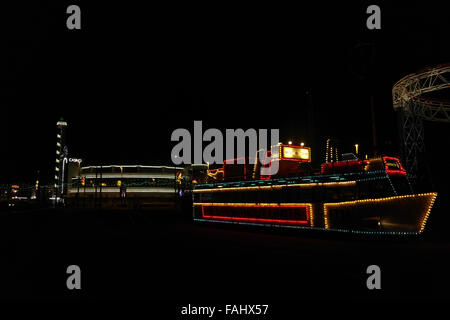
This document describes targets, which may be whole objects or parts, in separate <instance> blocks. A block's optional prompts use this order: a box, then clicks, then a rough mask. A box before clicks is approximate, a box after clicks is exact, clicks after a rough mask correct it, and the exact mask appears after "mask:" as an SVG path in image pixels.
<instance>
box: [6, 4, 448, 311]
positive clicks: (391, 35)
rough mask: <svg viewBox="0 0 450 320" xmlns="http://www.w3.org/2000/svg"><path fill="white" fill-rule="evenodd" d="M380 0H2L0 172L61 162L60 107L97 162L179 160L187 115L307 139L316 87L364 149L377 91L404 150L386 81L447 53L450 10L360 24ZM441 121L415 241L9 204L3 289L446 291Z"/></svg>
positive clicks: (26, 171)
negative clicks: (426, 207) (71, 278)
mask: <svg viewBox="0 0 450 320" xmlns="http://www.w3.org/2000/svg"><path fill="white" fill-rule="evenodd" d="M70 4H78V5H79V6H80V7H81V16H82V18H81V19H82V22H81V23H82V29H81V30H68V29H67V28H66V19H67V14H66V8H67V6H68V5H70ZM370 4H372V3H371V2H364V1H362V2H359V3H356V2H355V3H352V2H344V1H340V2H333V3H332V4H330V3H325V2H315V4H314V5H311V4H305V3H302V2H299V3H297V4H295V5H292V6H289V5H286V4H275V3H269V4H263V3H254V4H246V5H243V4H241V3H233V4H231V3H223V2H221V3H214V4H211V3H202V4H200V3H197V4H193V3H184V4H178V3H174V2H170V3H167V4H164V5H163V4H161V3H158V4H146V5H145V6H144V5H143V3H142V2H134V3H132V2H129V1H128V2H120V3H115V2H111V1H108V2H103V3H100V2H96V3H95V4H94V3H93V2H92V1H90V2H87V1H77V2H70V3H69V2H65V1H53V2H43V1H33V2H30V3H24V2H22V3H20V4H16V5H8V6H6V5H2V6H3V8H2V10H1V12H2V16H3V15H4V18H2V19H1V22H2V28H1V33H2V35H3V36H4V37H2V46H1V49H2V50H1V60H0V61H1V62H0V63H1V77H2V78H3V81H2V82H1V83H0V100H1V137H2V141H3V142H4V147H3V148H2V150H3V151H4V152H3V153H2V162H4V163H3V164H2V165H1V167H0V182H1V183H16V182H33V181H34V179H35V178H36V174H37V171H38V170H39V171H40V176H41V180H43V181H45V180H46V179H50V178H51V177H52V175H53V170H54V168H53V164H54V152H55V150H54V149H55V142H56V141H55V133H56V128H55V124H56V121H57V120H58V119H59V118H60V117H61V116H63V117H64V118H65V119H66V120H67V121H68V123H69V127H68V131H67V135H68V136H67V138H68V141H67V142H68V146H69V152H70V155H71V156H72V157H77V158H83V159H85V161H86V163H87V164H113V163H129V164H132V163H134V164H150V165H151V164H167V165H170V151H171V148H172V147H173V145H174V144H173V143H171V142H170V135H171V133H172V131H173V130H174V129H176V128H180V127H181V128H187V129H189V130H190V131H191V132H192V130H193V121H194V120H203V126H204V128H205V129H206V128H219V129H224V128H240V127H241V128H244V129H245V128H279V129H280V131H281V138H282V140H283V141H287V140H288V139H292V140H294V141H300V139H304V138H305V135H306V131H305V127H306V120H305V116H306V107H307V94H306V93H307V92H310V93H312V96H313V101H314V105H315V107H316V108H317V109H318V110H319V111H318V112H319V117H318V118H317V123H316V125H317V126H319V127H320V132H321V135H320V136H318V137H317V140H316V144H317V145H318V146H319V147H320V148H322V149H321V150H323V149H324V147H325V139H326V138H328V137H334V138H338V139H340V140H341V141H342V144H343V146H344V150H343V151H351V148H352V145H353V144H354V143H359V144H360V145H361V149H362V152H371V139H372V137H371V119H370V105H369V98H370V95H373V96H374V101H375V113H376V123H377V135H378V137H377V138H378V141H379V146H380V148H381V151H383V152H386V153H390V154H398V152H399V146H398V136H397V130H398V128H397V120H396V115H395V112H394V110H393V108H392V96H391V90H392V86H393V84H394V83H395V82H396V81H398V80H399V79H401V78H402V77H403V76H405V75H407V74H409V73H412V72H415V71H417V70H420V69H423V68H425V67H429V66H435V65H438V64H442V63H447V62H449V58H450V44H449V41H448V32H449V31H450V19H448V17H449V16H448V11H447V8H446V7H444V5H434V4H432V3H430V2H429V1H426V2H424V1H421V2H413V1H409V2H406V3H403V4H400V3H397V2H396V3H395V4H394V3H393V2H390V3H380V2H379V3H377V4H378V5H380V7H381V14H382V22H381V23H382V29H381V30H367V28H366V18H367V16H368V15H367V14H366V13H365V12H366V8H367V6H368V5H370ZM367 44H373V45H370V46H368V45H367ZM361 47H362V48H365V49H358V48H361ZM367 48H371V49H367ZM444 95H445V93H444ZM447 96H448V95H447ZM449 127H450V126H449V125H448V124H437V123H427V124H426V128H425V129H426V132H425V134H426V146H427V152H428V159H429V161H430V163H431V164H432V171H433V177H434V183H435V186H436V190H437V191H438V192H439V194H440V195H439V197H438V201H437V202H436V209H435V210H433V214H432V215H431V219H430V221H429V228H428V229H427V232H426V234H425V235H424V236H425V240H423V241H422V240H417V239H415V240H412V241H409V240H392V239H391V240H382V241H378V240H375V241H373V240H367V239H354V238H350V239H349V238H345V237H344V238H341V237H339V236H338V237H337V238H336V236H334V235H333V236H324V235H316V234H314V233H313V234H306V235H305V234H303V235H300V236H298V235H284V234H281V235H280V234H279V233H277V232H273V231H270V232H268V233H267V232H261V233H256V232H255V231H254V230H250V231H249V230H233V229H232V230H228V229H226V228H225V229H222V228H217V227H213V228H211V227H205V226H197V225H194V226H192V225H191V224H190V222H186V221H185V220H183V219H181V220H180V219H179V218H175V219H174V220H170V219H169V220H167V218H166V217H164V216H163V217H161V216H156V217H153V216H152V217H149V216H141V215H134V214H130V215H108V214H107V213H95V214H92V215H91V214H90V213H89V212H88V213H86V212H85V213H82V214H81V213H77V212H69V213H67V214H65V215H61V214H60V212H51V213H49V214H47V213H46V214H42V215H41V216H40V215H39V214H30V215H28V214H24V215H18V216H15V217H12V216H8V217H7V218H5V219H3V220H2V224H1V228H2V229H1V231H2V239H3V240H2V242H1V243H2V244H1V246H0V248H2V255H3V258H5V257H6V259H4V261H7V262H6V263H5V264H2V270H1V271H2V272H1V274H2V275H3V278H2V279H3V280H4V279H6V280H7V281H6V282H8V283H7V286H6V287H5V286H4V287H3V288H7V289H5V290H3V291H2V293H5V295H6V296H7V297H19V298H23V297H28V298H43V299H45V298H61V299H65V298H69V299H72V298H85V297H88V298H104V297H107V298H136V297H139V298H140V297H151V298H153V299H155V298H156V299H172V300H171V301H179V302H180V304H181V303H193V302H195V301H199V303H200V304H206V302H205V301H213V302H214V303H215V302H217V301H219V302H220V303H222V302H224V301H225V302H226V303H228V302H230V303H231V302H234V301H230V300H232V299H240V301H243V303H251V302H255V303H264V301H263V300H265V299H267V300H269V301H275V300H276V299H296V301H297V302H298V300H305V299H312V300H315V301H316V302H318V304H319V305H320V304H321V303H320V302H321V301H323V300H324V299H331V300H335V299H338V298H356V299H359V298H361V299H364V298H369V299H378V298H384V297H387V298H416V299H424V298H438V297H448V293H447V290H446V288H447V284H448V282H449V281H448V277H447V276H446V270H448V262H447V259H446V256H448V253H449V252H448V251H449V250H448V248H449V247H448V232H447V231H446V226H447V223H448V222H449V219H448V217H447V216H446V214H447V213H448V210H447V208H449V206H448V204H447V205H446V199H447V198H448V196H447V195H448V191H447V185H446V181H447V180H448V175H449V174H448V170H446V166H447V163H448V160H447V156H446V149H447V148H448V140H447V139H446V137H447V136H448V133H449ZM307 143H308V141H307ZM321 152H322V151H321ZM174 221H175V222H174ZM186 225H188V227H186ZM429 230H431V231H429ZM150 244H151V245H150ZM11 257H12V258H11ZM8 258H11V259H10V260H8ZM8 261H13V262H12V263H11V264H8ZM73 263H75V264H79V265H80V266H81V268H82V270H83V290H82V291H81V292H69V291H67V290H66V287H65V279H66V274H65V267H66V266H67V265H69V264H73ZM373 263H375V264H380V265H382V270H384V271H383V272H384V273H383V277H384V278H383V279H384V280H383V281H384V282H383V288H384V291H382V292H368V291H367V290H366V287H365V278H366V274H365V268H366V267H367V265H369V264H373ZM3 268H4V269H3ZM30 270H33V271H34V272H30ZM218 274H219V275H220V276H218ZM249 274H250V275H251V276H248V275H249ZM112 279H114V280H112ZM361 279H362V280H361ZM411 279H414V281H412V280H411ZM3 280H2V281H3ZM2 283H3V284H5V282H2ZM250 297H251V299H254V300H257V301H254V300H249V299H250ZM208 299H210V300H208ZM215 299H216V300H215ZM174 304H175V302H174ZM297 305H299V304H290V307H291V308H293V307H292V306H297ZM285 306H287V304H286V305H285ZM293 309H294V308H293ZM170 310H171V311H170V312H172V315H174V313H175V312H176V310H177V309H176V308H175V307H174V306H173V305H171V307H170ZM294 311H295V312H296V313H297V314H298V309H294Z"/></svg>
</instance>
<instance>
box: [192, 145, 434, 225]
mask: <svg viewBox="0 0 450 320" xmlns="http://www.w3.org/2000/svg"><path fill="white" fill-rule="evenodd" d="M310 151H311V150H310V149H309V148H308V147H303V146H291V145H283V144H279V145H277V146H272V148H271V150H270V151H269V152H267V154H266V159H265V161H264V162H263V163H264V164H263V165H259V163H260V161H258V159H255V161H253V162H254V163H255V164H254V165H252V164H250V161H249V159H241V161H240V162H241V163H236V161H235V160H236V159H234V160H228V161H225V162H224V165H223V167H222V168H220V169H215V170H210V171H209V173H208V176H209V179H208V182H207V183H203V184H197V185H195V187H194V190H193V191H192V192H193V218H194V220H195V221H210V222H221V223H237V224H250V225H264V226H277V227H287V228H306V229H321V230H334V231H342V232H352V233H367V234H370V233H376V234H378V233H380V234H384V233H386V234H420V233H422V232H423V230H424V228H425V225H426V222H427V219H428V216H429V214H430V211H431V208H432V206H433V203H434V201H435V199H436V196H437V193H435V192H430V193H421V194H414V193H413V192H412V189H411V186H410V184H409V182H408V179H407V175H406V171H405V169H404V168H403V167H402V165H401V163H400V161H399V159H398V158H395V157H387V156H382V157H378V158H373V159H367V160H361V159H358V158H356V157H354V158H353V159H345V160H342V161H337V162H329V163H323V164H322V165H321V168H320V172H317V173H314V172H313V171H312V169H311V166H310V159H311V152H310Z"/></svg>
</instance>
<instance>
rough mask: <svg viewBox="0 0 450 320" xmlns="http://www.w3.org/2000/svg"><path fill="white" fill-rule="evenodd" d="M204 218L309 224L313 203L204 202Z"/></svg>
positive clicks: (202, 206)
mask: <svg viewBox="0 0 450 320" xmlns="http://www.w3.org/2000/svg"><path fill="white" fill-rule="evenodd" d="M200 205H201V208H202V217H203V218H204V219H216V220H228V221H242V222H256V223H272V224H290V225H309V222H310V216H311V204H283V205H278V204H247V203H239V204H238V203H234V204H233V203H220V204H219V203H202V204H200Z"/></svg>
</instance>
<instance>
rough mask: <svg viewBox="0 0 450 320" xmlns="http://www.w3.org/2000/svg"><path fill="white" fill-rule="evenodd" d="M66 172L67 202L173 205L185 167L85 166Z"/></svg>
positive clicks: (180, 191)
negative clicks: (67, 180) (67, 174)
mask: <svg viewBox="0 0 450 320" xmlns="http://www.w3.org/2000/svg"><path fill="white" fill-rule="evenodd" d="M76 171H77V170H75V169H74V170H72V171H71V173H70V174H69V177H68V178H69V182H68V193H67V196H66V201H67V204H68V205H74V206H82V207H83V206H84V207H106V208H128V209H144V208H156V209H175V207H176V206H177V203H178V200H179V198H180V197H182V196H183V195H184V188H185V185H186V179H185V176H186V173H187V172H188V171H187V169H185V168H181V167H167V166H145V165H105V166H88V167H80V168H79V170H78V172H76Z"/></svg>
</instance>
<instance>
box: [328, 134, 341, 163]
mask: <svg viewBox="0 0 450 320" xmlns="http://www.w3.org/2000/svg"><path fill="white" fill-rule="evenodd" d="M336 161H339V151H338V141H337V140H334V139H327V146H326V148H325V162H326V163H328V162H336Z"/></svg>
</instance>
